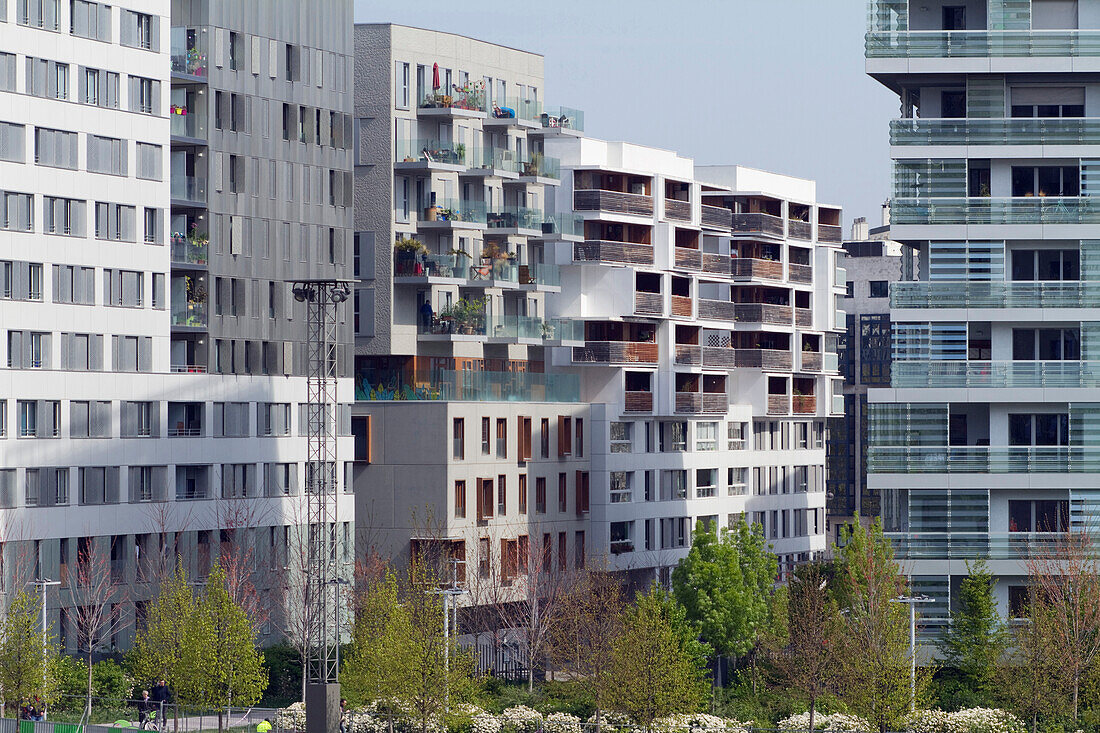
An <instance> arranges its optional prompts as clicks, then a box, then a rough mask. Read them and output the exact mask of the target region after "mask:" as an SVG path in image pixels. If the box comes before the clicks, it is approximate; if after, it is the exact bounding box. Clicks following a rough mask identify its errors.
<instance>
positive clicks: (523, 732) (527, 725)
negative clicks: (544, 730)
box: [500, 705, 542, 733]
mask: <svg viewBox="0 0 1100 733" xmlns="http://www.w3.org/2000/svg"><path fill="white" fill-rule="evenodd" d="M500 722H501V724H502V725H503V728H504V733H536V731H538V729H539V728H541V727H542V713H540V712H539V711H538V710H532V709H531V708H529V707H527V706H526V705H517V706H515V707H512V708H508V709H507V710H505V711H504V712H503V713H501V714H500Z"/></svg>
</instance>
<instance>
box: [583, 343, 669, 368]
mask: <svg viewBox="0 0 1100 733" xmlns="http://www.w3.org/2000/svg"><path fill="white" fill-rule="evenodd" d="M657 359H658V349H657V344H653V343H638V342H633V341H587V342H585V345H584V346H575V347H573V361H574V362H578V363H600V364H656V363H657Z"/></svg>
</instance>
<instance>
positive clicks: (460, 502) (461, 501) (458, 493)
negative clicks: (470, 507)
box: [455, 481, 466, 519]
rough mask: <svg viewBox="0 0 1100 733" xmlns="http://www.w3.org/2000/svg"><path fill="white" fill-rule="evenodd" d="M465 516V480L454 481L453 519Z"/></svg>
mask: <svg viewBox="0 0 1100 733" xmlns="http://www.w3.org/2000/svg"><path fill="white" fill-rule="evenodd" d="M465 518H466V482H465V481H455V519H465Z"/></svg>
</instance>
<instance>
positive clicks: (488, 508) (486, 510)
mask: <svg viewBox="0 0 1100 733" xmlns="http://www.w3.org/2000/svg"><path fill="white" fill-rule="evenodd" d="M477 481H478V487H477V521H479V522H483V521H485V520H487V519H492V517H493V480H492V479H491V478H483V479H478V480H477Z"/></svg>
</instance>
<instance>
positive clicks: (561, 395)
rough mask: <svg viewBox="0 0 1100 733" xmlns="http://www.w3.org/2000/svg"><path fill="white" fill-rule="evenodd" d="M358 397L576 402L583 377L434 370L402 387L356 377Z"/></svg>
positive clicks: (366, 398)
mask: <svg viewBox="0 0 1100 733" xmlns="http://www.w3.org/2000/svg"><path fill="white" fill-rule="evenodd" d="M355 399H356V400H358V401H375V400H447V401H452V402H512V401H515V402H577V401H579V400H580V377H578V376H577V375H575V374H542V373H539V372H496V371H453V370H440V371H432V372H431V373H430V374H425V375H423V377H422V378H421V377H420V376H417V377H414V379H413V383H412V384H408V385H403V386H401V387H392V386H386V385H382V384H377V385H376V384H371V383H370V381H369V380H367V379H365V378H362V377H360V378H358V379H356V380H355Z"/></svg>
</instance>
